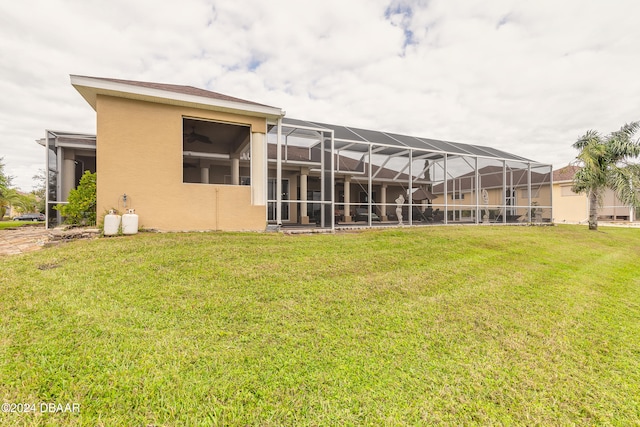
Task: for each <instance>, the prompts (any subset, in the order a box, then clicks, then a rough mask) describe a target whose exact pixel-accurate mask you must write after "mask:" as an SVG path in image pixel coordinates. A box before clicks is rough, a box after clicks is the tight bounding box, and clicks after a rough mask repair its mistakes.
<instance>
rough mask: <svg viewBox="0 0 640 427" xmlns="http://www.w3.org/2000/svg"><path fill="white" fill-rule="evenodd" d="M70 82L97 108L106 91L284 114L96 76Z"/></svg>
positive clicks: (259, 114) (229, 109) (221, 108)
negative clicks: (98, 101) (99, 99)
mask: <svg viewBox="0 0 640 427" xmlns="http://www.w3.org/2000/svg"><path fill="white" fill-rule="evenodd" d="M71 84H72V85H73V87H74V88H76V90H77V91H78V92H79V93H80V95H82V97H83V98H84V99H85V100H86V101H87V102H88V103H89V105H91V107H92V108H93V109H94V110H96V104H97V98H98V95H105V96H113V97H118V98H127V99H133V100H139V101H147V102H154V103H159V104H169V105H178V106H183V107H191V108H199V109H204V110H214V111H222V112H226V113H234V114H244V115H251V116H256V117H264V118H266V119H278V118H281V117H283V116H284V114H285V113H284V111H283V110H282V109H280V108H277V107H270V106H266V105H260V104H254V103H248V102H247V103H244V102H238V101H231V100H226V99H215V98H210V97H205V96H199V95H193V94H187V93H177V92H173V91H168V90H163V89H158V88H151V87H144V86H138V85H135V84H128V83H126V82H122V81H111V80H107V79H101V78H95V77H87V76H76V75H71Z"/></svg>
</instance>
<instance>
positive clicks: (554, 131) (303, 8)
mask: <svg viewBox="0 0 640 427" xmlns="http://www.w3.org/2000/svg"><path fill="white" fill-rule="evenodd" d="M173 3H174V6H172V7H168V6H167V4H166V3H162V6H159V4H158V2H156V1H152V0H137V1H135V2H131V1H125V0H114V1H110V2H102V1H97V0H85V1H73V0H38V1H29V2H3V3H2V4H0V93H2V94H3V96H2V97H1V98H0V157H4V158H5V160H4V161H5V164H6V166H7V170H8V171H9V173H11V174H13V175H15V176H16V183H17V184H18V185H20V186H21V187H22V188H23V189H26V190H29V189H30V188H31V175H33V173H34V172H35V171H37V167H39V166H38V165H40V164H42V157H43V155H42V149H40V147H39V146H37V145H36V144H35V142H33V141H34V140H35V139H37V138H40V137H42V135H43V133H44V129H46V128H52V129H62V130H77V131H81V132H93V131H94V129H95V113H94V112H93V110H92V109H91V108H90V107H89V106H88V105H87V104H86V103H85V101H84V100H83V99H82V98H81V97H80V96H79V95H78V94H77V93H76V92H75V90H74V89H73V88H72V87H71V85H70V84H69V77H68V76H69V74H85V75H92V76H100V77H115V78H124V79H133V80H144V81H158V82H167V83H175V84H185V85H192V86H197V87H203V88H206V89H210V90H214V91H218V92H222V93H226V94H229V95H232V96H237V97H241V98H246V99H251V100H255V101H257V102H262V103H265V104H269V105H274V106H278V107H282V108H283V109H285V110H286V111H287V112H288V115H289V116H290V117H297V118H303V119H305V118H306V119H310V120H316V121H324V122H335V123H340V124H348V125H353V126H360V127H369V128H373V129H380V130H389V131H394V132H402V133H409V134H414V135H418V136H426V137H432V138H441V139H446V140H454V141H459V142H467V143H476V144H482V145H489V146H494V147H496V148H499V149H502V150H505V151H510V152H513V153H516V154H519V155H522V156H525V157H529V158H532V159H535V160H539V161H542V162H548V163H554V164H555V165H556V166H557V167H559V166H562V165H563V164H566V163H567V162H569V161H570V160H571V159H572V158H573V156H574V154H575V153H574V152H573V150H572V149H571V143H572V142H573V141H574V140H575V139H576V138H577V137H578V136H579V135H580V134H582V133H583V132H584V131H586V130H587V129H590V128H596V129H599V130H601V131H602V132H605V133H606V132H609V131H612V130H615V129H617V128H618V127H619V126H621V125H622V124H623V123H625V122H628V121H632V120H638V119H640V111H639V109H638V107H637V100H638V99H640V79H638V78H637V69H638V66H639V65H640V53H638V52H639V51H638V49H637V46H635V44H636V41H637V40H639V39H640V26H638V25H637V19H636V18H635V17H636V16H637V12H639V11H640V4H638V3H637V2H635V1H632V0H612V1H611V2H598V1H595V0H587V1H577V0H567V1H563V2H557V1H550V0H540V1H537V2H524V1H512V0H488V1H482V2H480V1H463V0H429V1H426V0H388V1H383V0H374V1H371V0H353V1H349V2H344V1H338V0H330V1H325V2H299V1H297V2H296V1H287V0H273V1H269V2H264V1H259V0H238V1H233V2H229V1H207V0H182V1H180V2H173Z"/></svg>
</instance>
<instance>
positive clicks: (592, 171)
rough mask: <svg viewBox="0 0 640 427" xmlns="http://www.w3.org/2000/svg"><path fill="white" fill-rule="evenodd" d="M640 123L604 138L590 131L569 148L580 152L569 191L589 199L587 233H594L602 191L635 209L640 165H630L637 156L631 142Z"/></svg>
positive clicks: (638, 147)
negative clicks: (612, 192) (610, 192)
mask: <svg viewBox="0 0 640 427" xmlns="http://www.w3.org/2000/svg"><path fill="white" fill-rule="evenodd" d="M638 129H640V122H632V123H629V124H625V125H624V126H622V127H621V128H620V130H618V131H615V132H612V133H611V134H609V135H607V136H602V135H600V134H599V133H598V132H597V131H595V130H590V131H588V132H587V133H585V134H584V135H583V136H582V137H580V138H579V139H578V140H577V141H576V142H575V143H574V144H573V147H574V148H576V149H578V150H580V153H579V154H578V156H577V157H576V164H577V165H578V166H580V169H579V170H578V172H577V173H576V174H575V176H574V178H573V191H574V192H576V193H586V194H587V196H588V198H589V230H597V229H598V205H599V204H601V203H602V196H603V194H604V190H606V189H607V188H609V189H611V190H613V191H614V193H615V194H616V196H617V197H618V199H620V201H621V202H622V203H624V204H626V205H628V206H633V207H636V208H637V207H639V206H640V197H639V195H638V190H639V189H640V165H639V164H637V163H632V160H633V159H636V158H638V157H639V156H640V140H635V141H634V140H633V136H634V134H635V133H636V132H637V131H638Z"/></svg>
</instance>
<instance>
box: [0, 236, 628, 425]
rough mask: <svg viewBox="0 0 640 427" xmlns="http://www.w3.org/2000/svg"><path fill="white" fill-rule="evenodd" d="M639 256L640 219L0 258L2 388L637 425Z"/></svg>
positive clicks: (362, 413) (111, 411) (373, 416)
mask: <svg viewBox="0 0 640 427" xmlns="http://www.w3.org/2000/svg"><path fill="white" fill-rule="evenodd" d="M639 259H640V230H638V229H622V228H604V227H602V228H601V231H599V232H589V231H588V230H587V229H586V227H577V226H576V227H573V226H559V227H430V228H421V229H408V228H404V229H389V230H373V231H365V232H359V233H338V234H335V235H298V236H288V235H281V234H259V233H246V234H233V233H185V234H151V233H143V234H139V235H136V236H130V237H121V238H103V239H98V240H92V241H77V242H72V243H68V244H64V245H62V246H58V247H55V248H46V249H43V250H42V251H39V252H34V253H30V254H25V255H18V256H11V257H4V258H0V271H1V272H2V274H1V275H0V296H1V298H0V400H2V402H1V403H16V404H17V403H29V404H35V405H37V406H36V408H35V411H32V412H29V413H15V412H8V413H2V412H0V425H3V426H29V425H34V426H35V425H38V426H49V425H50V426H54V425H56V426H57V425H69V426H121V425H122V426H125V425H126V426H149V425H153V426H202V425H205V426H206V425H224V426H227V425H232V426H233V425H239V426H246V425H260V426H280V425H296V426H298V425H303V426H304V425H310V426H320V425H322V426H325V425H371V426H378V425H391V426H393V425H407V426H414V425H452V424H453V425H527V426H530V425H619V426H628V425H638V424H640V264H639V261H638V260H639ZM41 403H45V406H44V408H45V409H49V406H48V405H47V404H48V403H52V404H54V407H53V408H55V409H64V407H65V405H67V404H69V407H71V405H73V404H76V405H79V413H78V412H76V413H73V412H66V413H64V412H55V413H51V412H50V411H48V412H42V411H41V409H42V407H41V406H40V404H41ZM55 405H59V406H55ZM6 407H7V406H6V405H5V406H3V408H6ZM69 407H67V408H69ZM15 409H16V410H17V409H18V406H17V405H16V406H15ZM72 409H73V408H72Z"/></svg>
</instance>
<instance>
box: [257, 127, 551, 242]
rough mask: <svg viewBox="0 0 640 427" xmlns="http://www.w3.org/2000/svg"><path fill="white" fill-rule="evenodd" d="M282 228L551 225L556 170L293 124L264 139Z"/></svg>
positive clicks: (461, 148) (270, 209)
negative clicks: (553, 178) (554, 172)
mask: <svg viewBox="0 0 640 427" xmlns="http://www.w3.org/2000/svg"><path fill="white" fill-rule="evenodd" d="M267 145H268V147H267V154H268V155H267V163H268V167H267V171H268V172H267V173H268V177H267V180H268V195H267V205H268V206H267V219H268V223H269V224H273V225H277V226H283V227H310V228H321V229H328V230H333V229H335V228H336V227H339V228H344V227H347V228H352V227H356V228H357V227H374V226H384V225H387V226H393V225H399V224H402V225H430V224H456V223H472V224H480V223H487V224H490V223H493V224H506V223H544V222H551V219H552V218H553V214H552V200H551V194H552V191H551V188H552V166H551V165H547V164H541V163H538V162H535V161H533V160H530V159H526V158H523V157H520V156H517V155H514V154H510V153H507V152H504V151H501V150H497V149H494V148H490V147H484V146H478V145H470V144H461V143H454V142H448V141H441V140H434V139H427V138H419V137H413V136H407V135H399V134H394V133H387V132H380V131H372V130H366V129H359V128H351V127H345V126H338V125H331V124H326V123H318V122H310V121H303V120H297V119H290V118H282V119H281V120H279V121H275V122H270V126H269V132H268V135H267Z"/></svg>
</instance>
